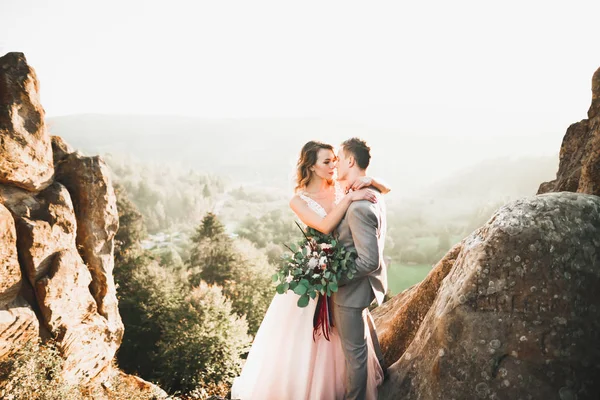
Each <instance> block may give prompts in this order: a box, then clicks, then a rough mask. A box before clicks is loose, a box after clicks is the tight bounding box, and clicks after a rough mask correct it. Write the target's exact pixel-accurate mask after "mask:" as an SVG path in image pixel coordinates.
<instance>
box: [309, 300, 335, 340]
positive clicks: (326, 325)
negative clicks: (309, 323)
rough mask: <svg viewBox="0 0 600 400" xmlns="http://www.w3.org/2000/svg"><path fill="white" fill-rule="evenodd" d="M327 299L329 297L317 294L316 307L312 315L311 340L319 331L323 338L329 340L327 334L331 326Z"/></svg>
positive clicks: (331, 321) (329, 306) (329, 307)
mask: <svg viewBox="0 0 600 400" xmlns="http://www.w3.org/2000/svg"><path fill="white" fill-rule="evenodd" d="M329 301H330V298H329V297H327V296H319V300H318V301H317V308H316V309H315V315H314V317H313V341H315V340H316V336H317V335H320V334H321V332H322V333H323V336H324V337H325V339H327V340H329V334H330V333H331V328H332V327H333V319H332V315H331V305H330V304H329ZM319 331H320V332H319Z"/></svg>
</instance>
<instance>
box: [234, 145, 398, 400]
mask: <svg viewBox="0 0 600 400" xmlns="http://www.w3.org/2000/svg"><path fill="white" fill-rule="evenodd" d="M335 168H336V157H335V154H334V152H333V147H332V146H331V145H329V144H325V143H320V142H315V141H310V142H308V143H306V144H305V145H304V147H303V148H302V151H301V153H300V158H299V160H298V167H297V186H296V194H295V195H294V197H293V198H292V199H291V201H290V207H291V208H292V210H293V211H294V213H295V214H296V215H297V216H298V218H299V219H300V220H301V221H302V222H304V223H305V224H306V225H308V226H310V227H312V228H314V229H317V230H319V231H321V232H323V233H327V234H328V233H331V232H333V231H334V229H335V228H336V227H337V225H338V224H339V223H340V221H341V220H342V218H343V217H344V214H345V213H346V210H347V209H348V206H349V205H350V204H351V203H352V202H353V201H358V200H369V201H371V202H376V201H377V199H376V196H375V193H374V192H373V191H372V190H371V189H367V188H366V187H367V186H374V187H375V188H377V189H379V190H380V191H381V192H383V193H387V192H388V191H389V189H388V188H386V187H385V186H384V185H382V184H381V183H379V182H376V181H375V180H373V179H371V178H368V177H365V178H363V179H361V180H357V181H356V182H352V183H350V184H348V185H346V187H347V188H348V189H353V191H352V192H350V193H349V194H345V191H344V190H343V189H342V188H341V185H340V183H339V182H337V181H334V179H333V178H334V171H335ZM297 301H298V295H297V294H295V293H294V292H293V291H288V292H287V293H285V294H276V295H275V297H274V298H273V301H272V302H271V304H270V306H269V308H268V310H267V312H266V314H265V317H264V319H263V321H262V323H261V325H260V327H259V329H258V332H257V333H256V336H255V338H254V342H253V344H252V348H251V349H250V353H249V354H248V358H247V360H246V363H245V365H244V368H243V370H242V373H241V375H240V376H239V377H237V378H235V380H234V383H233V386H232V388H231V398H232V399H240V400H266V399H273V400H337V399H340V400H341V399H343V398H344V392H345V386H344V381H345V374H346V364H345V358H344V353H343V351H342V345H341V342H340V338H339V336H338V334H337V331H336V328H335V327H333V329H332V332H331V334H330V336H329V339H330V340H329V341H328V340H326V339H325V338H324V337H323V336H322V335H321V336H316V338H315V340H313V315H314V312H315V308H316V305H317V301H316V300H313V299H311V300H310V303H309V305H308V306H307V307H305V308H300V307H298V306H297V304H296V303H297ZM365 318H370V315H368V314H367V316H365ZM368 322H369V323H365V327H366V328H365V336H366V337H367V343H368V350H369V355H368V382H367V393H368V398H369V399H373V400H375V399H376V398H377V386H378V385H380V384H381V382H382V381H383V371H382V368H381V365H380V362H381V360H380V358H381V356H380V351H379V349H378V347H377V350H376V348H375V347H374V345H373V341H372V340H371V336H370V335H371V332H370V330H369V329H368V326H369V325H370V324H372V321H368Z"/></svg>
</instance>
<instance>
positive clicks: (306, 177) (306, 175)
mask: <svg viewBox="0 0 600 400" xmlns="http://www.w3.org/2000/svg"><path fill="white" fill-rule="evenodd" d="M321 149H325V150H331V151H333V146H332V145H330V144H327V143H322V142H317V141H314V140H311V141H310V142H308V143H306V144H305V145H304V146H303V147H302V150H301V151H300V158H298V163H297V168H296V187H295V189H294V191H296V192H297V191H298V190H300V189H302V188H304V187H306V185H308V182H309V181H310V177H311V170H310V167H312V166H313V165H315V164H316V163H317V154H318V153H319V150H321Z"/></svg>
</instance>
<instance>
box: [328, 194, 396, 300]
mask: <svg viewBox="0 0 600 400" xmlns="http://www.w3.org/2000/svg"><path fill="white" fill-rule="evenodd" d="M385 234H386V207H385V202H384V200H383V195H381V194H380V193H378V195H377V203H371V202H370V201H368V200H361V201H355V202H353V203H352V204H350V207H348V211H347V212H346V215H345V216H344V218H343V219H342V221H341V222H340V224H339V225H338V227H337V229H336V237H337V240H338V241H339V242H340V243H341V244H342V245H343V246H344V247H345V248H346V249H348V250H350V249H354V250H355V251H356V252H357V254H358V256H357V258H356V273H355V274H354V276H353V278H352V279H348V278H347V277H346V276H344V277H343V278H342V279H341V280H340V282H338V286H339V288H338V291H337V292H336V293H334V294H333V296H332V299H333V301H334V302H335V303H336V304H338V305H341V306H345V307H354V308H365V307H368V306H369V304H371V302H372V301H373V299H377V303H378V304H379V305H381V303H383V297H384V296H385V293H386V291H387V269H386V266H385V263H384V261H383V246H384V243H385Z"/></svg>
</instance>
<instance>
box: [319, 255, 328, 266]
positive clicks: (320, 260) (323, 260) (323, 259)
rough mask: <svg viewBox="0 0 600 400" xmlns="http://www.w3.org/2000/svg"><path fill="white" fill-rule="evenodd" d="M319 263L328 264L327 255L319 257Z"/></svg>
mask: <svg viewBox="0 0 600 400" xmlns="http://www.w3.org/2000/svg"><path fill="white" fill-rule="evenodd" d="M319 264H321V265H323V264H325V265H327V257H325V256H323V257H321V258H320V259H319Z"/></svg>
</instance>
